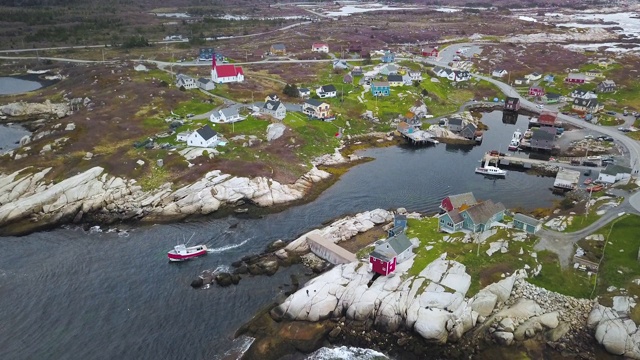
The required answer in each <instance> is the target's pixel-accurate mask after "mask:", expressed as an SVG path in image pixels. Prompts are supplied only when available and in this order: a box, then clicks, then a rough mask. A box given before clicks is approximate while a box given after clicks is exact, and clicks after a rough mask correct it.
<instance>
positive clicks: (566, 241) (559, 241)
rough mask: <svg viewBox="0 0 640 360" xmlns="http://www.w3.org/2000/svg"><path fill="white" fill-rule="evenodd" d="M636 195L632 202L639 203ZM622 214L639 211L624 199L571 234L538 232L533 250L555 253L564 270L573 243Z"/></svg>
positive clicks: (568, 261) (639, 198) (570, 255)
mask: <svg viewBox="0 0 640 360" xmlns="http://www.w3.org/2000/svg"><path fill="white" fill-rule="evenodd" d="M636 195H638V194H635V195H634V196H633V197H634V201H635V200H638V201H640V197H638V196H636ZM622 212H625V213H634V214H638V213H639V211H638V210H637V209H636V208H634V206H632V205H631V203H630V202H629V199H625V200H624V201H623V202H622V204H620V205H619V206H617V207H614V208H612V209H610V210H609V211H607V212H606V213H605V214H604V215H602V216H601V217H600V218H599V219H598V220H596V221H595V222H594V223H593V224H590V225H589V226H587V227H585V228H584V229H581V230H578V231H575V232H572V233H561V232H557V231H552V230H547V229H542V230H540V231H539V232H538V233H537V235H538V236H539V237H540V240H539V241H538V243H537V244H536V245H535V246H534V249H535V250H537V251H541V250H549V251H552V252H554V253H556V254H557V255H558V259H559V260H560V266H561V267H562V268H563V269H565V268H567V267H568V266H569V264H570V262H571V261H570V260H571V258H572V257H573V254H574V253H575V243H577V242H578V241H579V240H580V239H583V238H584V237H586V236H588V235H591V234H592V233H594V232H595V231H597V230H599V229H601V228H603V227H605V226H606V225H607V224H609V223H610V222H612V221H614V220H615V219H617V218H618V217H619V214H620V213H622Z"/></svg>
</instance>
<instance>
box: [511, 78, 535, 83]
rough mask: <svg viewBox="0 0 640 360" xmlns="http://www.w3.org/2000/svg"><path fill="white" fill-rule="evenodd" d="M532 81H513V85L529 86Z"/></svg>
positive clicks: (520, 79) (524, 79)
mask: <svg viewBox="0 0 640 360" xmlns="http://www.w3.org/2000/svg"><path fill="white" fill-rule="evenodd" d="M530 82H531V81H530V80H529V79H527V78H519V79H515V80H513V83H514V84H515V85H529V83H530Z"/></svg>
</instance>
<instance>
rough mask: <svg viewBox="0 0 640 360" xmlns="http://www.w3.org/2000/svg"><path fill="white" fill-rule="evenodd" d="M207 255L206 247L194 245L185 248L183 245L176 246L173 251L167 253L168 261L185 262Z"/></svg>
mask: <svg viewBox="0 0 640 360" xmlns="http://www.w3.org/2000/svg"><path fill="white" fill-rule="evenodd" d="M206 254H207V246H206V245H196V246H190V247H187V246H186V245H185V244H180V245H176V246H175V247H174V248H173V250H170V251H169V252H168V253H167V256H168V257H169V261H185V260H189V259H192V258H196V257H198V256H202V255H206Z"/></svg>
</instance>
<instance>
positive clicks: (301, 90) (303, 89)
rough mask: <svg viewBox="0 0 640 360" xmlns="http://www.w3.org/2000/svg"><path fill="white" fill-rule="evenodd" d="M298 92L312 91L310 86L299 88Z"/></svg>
mask: <svg viewBox="0 0 640 360" xmlns="http://www.w3.org/2000/svg"><path fill="white" fill-rule="evenodd" d="M298 92H301V93H303V92H305V93H307V92H311V90H309V89H308V88H298Z"/></svg>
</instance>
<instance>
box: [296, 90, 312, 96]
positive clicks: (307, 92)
mask: <svg viewBox="0 0 640 360" xmlns="http://www.w3.org/2000/svg"><path fill="white" fill-rule="evenodd" d="M298 95H299V96H300V97H301V98H308V97H309V96H311V90H309V89H307V88H298Z"/></svg>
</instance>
